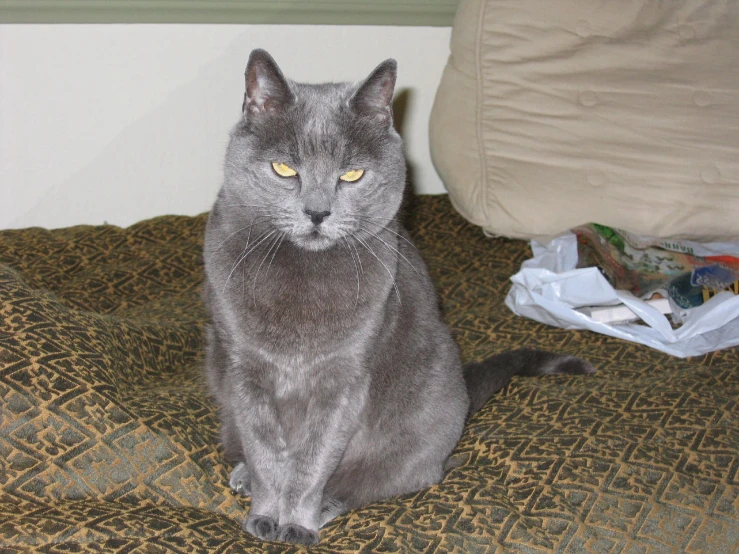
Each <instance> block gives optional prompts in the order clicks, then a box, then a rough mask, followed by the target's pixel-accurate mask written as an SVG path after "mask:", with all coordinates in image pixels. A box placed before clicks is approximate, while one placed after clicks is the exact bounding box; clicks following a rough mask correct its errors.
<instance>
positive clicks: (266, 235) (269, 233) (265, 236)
mask: <svg viewBox="0 0 739 554" xmlns="http://www.w3.org/2000/svg"><path fill="white" fill-rule="evenodd" d="M276 232H277V231H275V230H272V231H265V232H264V233H262V234H261V235H260V236H259V237H258V238H257V239H256V240H258V241H259V242H257V243H256V244H254V246H252V247H251V248H250V249H249V250H248V251H245V252H244V253H243V254H242V255H241V256H239V259H238V260H237V261H236V263H234V265H233V267H232V268H231V272H230V273H229V274H228V277H227V278H226V282H225V283H223V290H222V291H221V292H222V293H225V292H226V287H227V286H228V282H229V281H230V280H231V276H232V275H233V273H234V271H236V268H237V267H239V264H241V262H243V261H244V260H245V259H246V257H247V256H248V255H249V254H251V253H252V252H254V249H255V248H257V247H258V246H259V245H260V244H262V243H263V242H264V241H265V240H267V239H268V238H269V237H271V236H272V235H274V234H275V233H276Z"/></svg>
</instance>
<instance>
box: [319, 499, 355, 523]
mask: <svg viewBox="0 0 739 554" xmlns="http://www.w3.org/2000/svg"><path fill="white" fill-rule="evenodd" d="M347 511H348V507H347V505H346V504H344V503H343V502H342V501H341V500H338V499H336V498H332V497H329V496H324V497H323V501H322V502H321V516H320V519H319V522H318V528H319V529H320V528H322V527H323V526H324V525H326V524H327V523H328V522H329V521H331V520H332V519H334V518H336V517H339V516H340V515H342V514H345V513H346V512H347Z"/></svg>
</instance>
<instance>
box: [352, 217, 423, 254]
mask: <svg viewBox="0 0 739 554" xmlns="http://www.w3.org/2000/svg"><path fill="white" fill-rule="evenodd" d="M354 217H356V218H357V219H361V220H362V221H364V222H365V223H369V224H371V225H377V226H378V227H382V228H383V229H385V230H386V231H387V232H388V233H392V234H393V235H395V236H396V237H398V238H401V239H403V240H404V241H405V242H407V243H408V244H410V245H411V246H412V247H413V248H415V249H416V250H418V248H417V247H416V245H415V244H413V243H412V242H411V241H409V240H408V239H407V238H405V237H404V236H403V235H401V234H400V233H397V232H395V231H393V230H392V229H388V228H387V227H385V226H384V225H381V224H379V223H375V222H374V221H372V218H368V217H363V216H360V215H355V216H354Z"/></svg>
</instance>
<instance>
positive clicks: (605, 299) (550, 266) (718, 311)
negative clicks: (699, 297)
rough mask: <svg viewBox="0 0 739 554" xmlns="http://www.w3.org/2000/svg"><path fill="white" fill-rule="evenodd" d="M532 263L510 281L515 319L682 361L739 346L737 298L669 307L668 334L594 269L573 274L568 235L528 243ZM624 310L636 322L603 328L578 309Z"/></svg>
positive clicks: (659, 320) (657, 318) (646, 308)
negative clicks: (673, 317) (600, 336)
mask: <svg viewBox="0 0 739 554" xmlns="http://www.w3.org/2000/svg"><path fill="white" fill-rule="evenodd" d="M531 248H532V250H533V252H534V257H533V258H532V259H530V260H526V261H525V262H524V263H523V264H522V266H521V270H520V271H519V272H518V273H516V274H515V275H514V276H513V277H511V281H512V283H513V286H512V287H511V290H510V291H509V293H508V296H507V297H506V300H505V302H506V305H507V306H508V307H509V308H510V309H511V310H512V311H513V312H514V313H515V314H517V315H520V316H524V317H528V318H531V319H534V320H536V321H539V322H541V323H546V324H548V325H554V326H556V327H562V328H564V329H588V330H590V331H595V332H596V333H603V334H605V335H609V336H612V337H617V338H620V339H624V340H627V341H632V342H637V343H640V344H644V345H646V346H650V347H652V348H655V349H657V350H660V351H662V352H666V353H668V354H672V355H673V356H678V357H681V358H684V357H688V356H699V355H702V354H705V353H707V352H712V351H714V350H721V349H722V348H729V347H732V346H736V345H738V344H739V296H735V295H733V294H732V293H730V292H720V293H718V294H717V295H716V296H714V297H713V298H711V299H709V300H708V301H707V302H705V303H704V304H703V305H701V306H698V307H696V308H690V309H688V310H684V309H681V308H679V307H678V306H677V305H674V306H673V311H674V312H675V315H676V320H677V321H680V322H681V325H680V326H679V327H677V328H673V326H672V325H671V323H670V321H669V320H668V319H667V317H666V316H664V315H663V314H662V313H660V311H659V310H657V309H656V308H654V307H652V306H650V305H649V304H647V302H646V301H644V300H641V299H639V298H637V297H636V296H634V295H633V294H631V293H630V292H627V291H623V290H616V289H614V288H613V287H612V286H611V284H610V283H609V282H608V280H607V279H606V278H605V277H604V276H603V275H602V274H601V273H600V271H599V270H598V269H597V268H595V267H589V268H584V269H575V267H576V266H577V239H576V237H575V235H574V234H572V233H569V234H567V235H563V236H561V237H558V238H556V239H554V240H552V241H551V242H550V243H549V244H547V245H542V244H539V243H538V242H536V241H532V242H531ZM619 304H624V305H626V306H627V307H628V308H629V309H631V311H632V312H634V314H635V315H636V316H637V317H638V318H639V319H640V322H634V323H621V324H608V323H603V322H600V321H596V320H595V319H593V318H592V317H590V316H588V315H587V314H586V313H584V312H582V311H579V310H578V309H579V308H585V307H591V306H616V305H619Z"/></svg>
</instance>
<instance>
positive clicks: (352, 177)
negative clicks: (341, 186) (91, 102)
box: [339, 169, 364, 183]
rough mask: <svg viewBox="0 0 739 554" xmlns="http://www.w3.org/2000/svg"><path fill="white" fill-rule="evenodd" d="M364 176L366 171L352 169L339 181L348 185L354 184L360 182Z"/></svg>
mask: <svg viewBox="0 0 739 554" xmlns="http://www.w3.org/2000/svg"><path fill="white" fill-rule="evenodd" d="M362 175H364V169H352V170H351V171H347V172H346V173H344V174H343V175H342V176H341V177H339V179H341V180H342V181H346V182H347V183H353V182H354V181H359V179H361V177H362Z"/></svg>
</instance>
